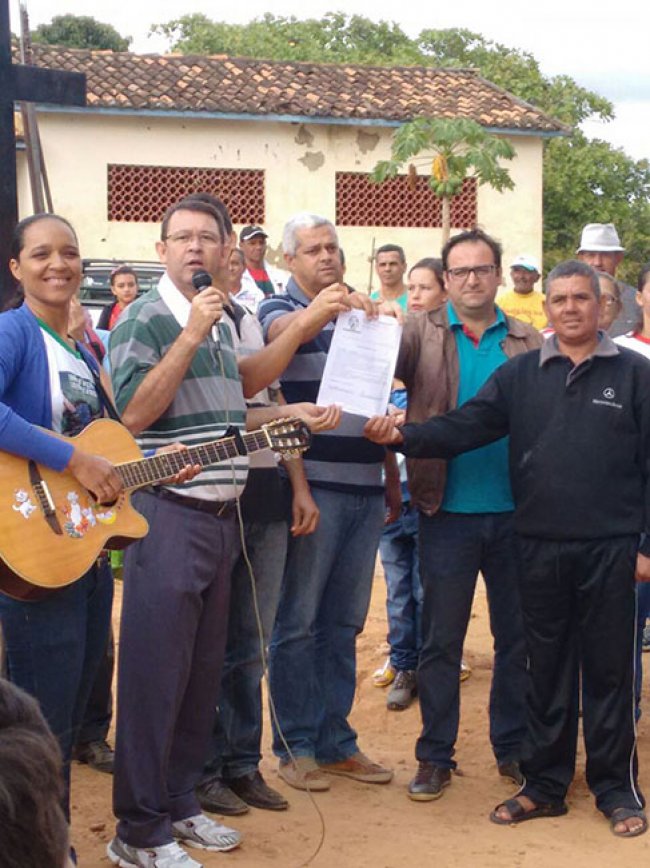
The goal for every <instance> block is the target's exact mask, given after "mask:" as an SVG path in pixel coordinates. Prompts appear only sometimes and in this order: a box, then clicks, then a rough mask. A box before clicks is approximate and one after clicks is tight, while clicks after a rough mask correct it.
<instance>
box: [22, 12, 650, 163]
mask: <svg viewBox="0 0 650 868" xmlns="http://www.w3.org/2000/svg"><path fill="white" fill-rule="evenodd" d="M26 2H27V10H28V12H29V17H30V24H31V26H32V27H36V26H37V25H38V24H42V23H44V22H48V21H50V20H51V19H52V17H53V16H54V15H59V14H61V15H62V14H65V13H73V14H75V15H92V16H93V17H95V18H97V19H98V20H99V21H104V22H107V23H110V24H112V25H113V26H114V27H115V28H116V29H117V30H118V31H119V32H120V33H121V34H123V35H124V36H132V37H133V43H132V46H131V47H132V50H134V51H139V52H159V51H164V50H165V49H166V48H167V46H166V44H165V42H164V40H161V39H160V38H159V37H148V35H147V34H148V31H149V28H150V26H151V25H152V24H154V23H163V22H166V21H169V20H171V19H173V18H177V17H179V15H180V14H182V13H187V14H189V13H192V12H203V13H204V14H205V15H207V16H208V17H210V18H212V19H218V20H226V21H230V22H233V23H244V22H246V21H250V20H251V19H252V18H254V17H257V16H261V15H263V14H264V13H265V12H267V11H272V12H273V14H275V15H287V16H288V15H295V16H296V17H298V18H308V17H309V18H311V17H320V16H322V15H323V14H324V13H326V12H329V11H336V10H337V9H340V8H341V7H342V6H344V11H345V12H347V13H350V14H359V15H366V16H367V15H368V2H367V0H345V4H343V3H342V2H341V0H308V2H305V0H275V2H274V3H271V4H269V3H268V0H266V2H262V0H248V2H246V3H242V4H236V5H235V4H233V5H230V4H228V5H227V6H226V5H225V4H223V5H222V4H218V3H216V2H215V0H190V2H185V3H179V2H178V0H156V3H155V4H149V3H138V2H137V0H136V2H133V0H130V2H126V0H113V2H112V3H106V2H101V3H100V2H99V0H62V2H59V0H26ZM596 5H597V4H596V0H589V2H587V0H544V2H543V3H540V4H539V5H538V8H531V6H532V4H531V5H530V6H529V5H528V4H524V3H522V2H521V0H496V2H492V3H491V4H490V3H485V2H484V0H465V2H464V3H450V4H449V5H447V4H431V7H432V9H431V12H428V13H426V14H425V15H422V14H421V13H418V12H417V10H416V8H415V3H410V4H404V5H403V6H400V4H396V3H395V2H394V0H391V2H389V0H374V3H373V4H372V10H373V13H374V16H375V19H376V20H386V21H396V22H397V23H398V24H399V25H400V26H401V27H402V28H403V29H404V30H405V31H406V32H407V33H409V35H412V36H414V35H416V34H417V33H419V31H420V30H423V29H424V28H427V27H432V28H445V27H464V28H468V29H470V30H473V31H475V32H478V33H481V34H483V35H484V36H486V37H489V38H491V39H494V40H497V41H499V42H502V43H503V44H505V45H508V46H512V47H513V48H519V49H523V50H526V51H529V52H531V53H532V54H533V55H534V57H535V58H536V59H537V60H538V61H539V63H540V66H541V68H542V71H543V72H544V73H545V74H547V75H559V74H565V75H569V76H571V77H572V78H574V79H576V81H577V82H578V83H579V84H581V85H583V86H585V87H588V88H590V89H591V90H595V91H597V92H598V93H600V94H602V95H603V96H606V97H607V98H608V99H610V100H611V101H612V102H613V103H614V104H615V107H616V115H617V118H616V120H615V121H613V122H612V123H609V124H596V123H591V124H588V125H587V126H586V128H585V131H586V132H587V134H588V135H590V136H598V137H600V138H604V139H607V140H608V141H611V142H612V143H613V144H614V145H616V146H617V147H623V148H624V150H625V151H626V152H627V153H628V154H630V155H631V156H633V157H635V158H637V159H640V158H642V157H646V158H648V159H650V49H649V46H648V39H649V29H650V28H649V26H648V25H649V24H650V3H649V2H648V0H618V2H616V3H612V4H611V5H610V3H608V2H604V3H602V5H601V6H600V7H599V9H597V8H596ZM524 8H525V10H526V11H525V12H522V9H524ZM10 9H11V24H12V29H13V30H14V32H17V30H18V26H19V18H18V0H10ZM151 9H153V10H154V11H149V10H151ZM179 10H180V11H179Z"/></svg>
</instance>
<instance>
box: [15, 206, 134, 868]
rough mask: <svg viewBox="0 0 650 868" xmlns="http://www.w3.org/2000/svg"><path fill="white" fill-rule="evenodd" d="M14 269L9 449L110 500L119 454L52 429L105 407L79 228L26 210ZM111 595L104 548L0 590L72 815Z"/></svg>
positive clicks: (79, 424)
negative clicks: (85, 300) (75, 768)
mask: <svg viewBox="0 0 650 868" xmlns="http://www.w3.org/2000/svg"><path fill="white" fill-rule="evenodd" d="M10 269H11V271H12V273H13V275H14V277H16V278H17V279H18V280H19V281H20V283H21V286H22V290H23V293H24V302H23V304H22V305H21V307H19V308H18V309H16V310H11V311H7V312H6V313H3V314H1V315H0V449H2V450H5V451H8V452H12V453H14V454H17V455H20V456H23V457H25V458H31V459H34V460H35V461H37V462H39V463H40V464H43V465H45V466H47V467H50V468H53V469H54V470H63V469H68V470H69V471H70V472H71V473H72V474H73V475H74V476H75V477H76V478H77V479H78V480H79V482H81V483H82V485H84V486H85V487H86V488H88V489H91V490H92V491H93V492H95V494H96V495H97V496H98V498H99V499H101V500H102V501H105V502H110V501H112V500H114V499H115V498H116V497H117V495H118V494H119V491H120V488H121V482H120V478H119V476H118V474H117V472H116V471H115V468H114V467H113V466H112V465H111V464H110V462H108V461H107V460H106V459H104V458H101V457H99V456H96V455H90V454H88V453H85V452H83V451H81V450H80V449H79V448H78V447H74V446H73V445H72V444H71V443H68V442H65V441H61V440H59V439H57V438H55V437H52V436H51V435H50V434H48V433H47V431H46V430H43V429H50V430H53V431H57V432H58V433H62V434H68V435H73V434H76V433H78V432H79V431H80V430H81V429H82V428H83V427H85V426H86V425H87V424H88V423H89V422H90V421H92V420H93V419H96V418H98V417H100V416H102V415H104V407H103V406H102V400H101V397H100V395H99V394H98V392H97V389H96V386H95V382H96V380H95V375H93V372H92V370H91V368H93V369H94V371H95V374H96V375H98V374H99V369H98V367H97V365H96V363H95V362H94V360H93V359H92V358H91V357H90V356H89V355H88V354H87V353H85V352H84V351H83V349H82V348H80V347H79V345H77V344H76V343H75V342H74V341H73V340H72V339H71V338H69V337H68V311H69V306H70V300H71V299H72V298H73V297H74V295H75V294H76V292H77V290H78V288H79V284H80V281H81V258H80V255H79V247H78V243H77V238H76V235H75V232H74V230H73V228H72V227H71V226H70V224H69V223H68V222H67V221H66V220H63V219H62V218H61V217H57V216H55V215H51V214H40V215H35V216H33V217H29V218H27V219H26V220H23V221H22V222H21V223H19V224H18V226H17V228H16V232H15V236H14V242H13V247H12V259H11V261H10ZM37 426H38V427H37ZM26 524H27V522H26ZM25 534H26V536H27V535H28V534H29V528H28V527H26V528H25ZM112 596H113V583H112V578H111V573H110V569H109V567H108V563H107V562H106V559H105V558H99V559H98V561H97V562H96V563H95V564H93V566H92V567H91V569H90V570H88V572H87V573H86V574H85V575H84V576H83V577H82V578H81V579H79V581H77V582H75V583H74V584H72V585H69V586H68V587H66V588H63V589H61V590H58V591H55V592H53V593H51V594H49V595H48V596H45V597H44V598H41V599H39V600H38V601H34V602H26V601H21V600H16V599H12V598H10V597H8V596H5V595H4V594H0V621H1V623H2V631H3V635H4V642H5V651H6V659H7V673H8V676H9V679H10V680H11V681H13V682H14V683H15V684H17V685H19V686H20V687H22V688H23V689H24V690H26V691H27V692H28V693H31V694H32V695H33V696H35V697H36V699H37V700H38V701H39V703H40V706H41V709H42V711H43V714H44V716H45V719H46V720H47V722H48V724H49V725H50V728H51V729H52V731H53V733H54V735H55V736H56V738H57V739H58V742H59V745H60V748H61V753H62V755H63V763H64V774H65V783H66V792H65V799H64V808H65V811H66V814H67V816H68V818H69V778H70V753H71V748H72V744H73V742H74V737H75V732H76V730H77V728H78V726H79V723H80V715H82V714H83V711H84V708H85V705H86V700H87V697H88V691H89V690H90V687H91V685H92V682H93V679H94V676H95V672H96V670H97V667H98V665H99V662H100V660H101V657H102V654H103V652H104V649H105V647H106V642H107V638H108V628H109V622H110V616H111V603H112ZM52 864H54V863H52Z"/></svg>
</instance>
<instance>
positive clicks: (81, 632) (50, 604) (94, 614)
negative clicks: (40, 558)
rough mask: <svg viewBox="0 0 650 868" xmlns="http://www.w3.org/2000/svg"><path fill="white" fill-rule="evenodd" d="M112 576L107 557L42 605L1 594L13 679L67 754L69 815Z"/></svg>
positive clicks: (105, 639)
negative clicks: (74, 757)
mask: <svg viewBox="0 0 650 868" xmlns="http://www.w3.org/2000/svg"><path fill="white" fill-rule="evenodd" d="M112 602H113V576H112V574H111V570H110V567H109V565H108V561H107V560H106V559H105V558H102V560H101V561H100V562H99V565H95V566H93V567H92V568H91V569H90V570H89V571H88V572H87V573H86V574H85V575H84V576H83V577H82V578H81V579H79V581H77V582H74V583H73V584H72V585H68V586H67V587H65V588H61V589H60V590H57V591H54V592H53V593H51V594H49V595H48V596H47V597H45V598H44V599H42V600H39V601H38V602H32V603H25V602H21V601H19V600H13V599H11V598H9V597H6V596H4V594H0V621H2V631H3V634H4V640H5V645H6V652H7V674H8V677H9V680H10V681H12V682H13V683H14V684H17V685H18V686H19V687H22V688H23V690H26V691H27V693H30V694H31V695H32V696H34V697H35V698H36V699H37V700H38V702H39V704H40V706H41V711H42V712H43V715H44V717H45V720H46V721H47V722H48V724H49V726H50V729H51V730H52V732H53V733H54V735H55V736H56V738H57V739H58V742H59V745H60V747H61V753H62V754H63V771H64V776H65V787H66V789H65V802H64V809H65V811H66V816H68V818H69V816H70V758H71V754H72V746H73V744H74V742H75V739H76V735H77V732H78V730H79V727H80V726H81V722H82V719H83V714H84V711H85V708H86V704H87V702H88V696H89V695H90V690H91V688H92V686H93V682H94V680H95V676H96V674H97V671H98V669H99V664H100V662H101V659H102V656H103V654H104V652H105V650H106V643H107V642H108V631H109V625H110V619H111V606H112Z"/></svg>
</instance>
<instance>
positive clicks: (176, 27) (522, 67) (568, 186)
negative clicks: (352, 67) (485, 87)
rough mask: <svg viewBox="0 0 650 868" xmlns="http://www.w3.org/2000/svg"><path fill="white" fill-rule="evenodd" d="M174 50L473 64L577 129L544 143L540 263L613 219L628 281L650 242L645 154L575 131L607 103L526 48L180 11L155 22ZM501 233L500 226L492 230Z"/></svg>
mask: <svg viewBox="0 0 650 868" xmlns="http://www.w3.org/2000/svg"><path fill="white" fill-rule="evenodd" d="M153 30H154V32H157V33H161V34H163V35H165V36H166V37H167V38H168V39H169V40H170V43H171V44H172V45H173V47H174V48H175V49H177V50H179V51H183V52H187V53H198V54H229V55H233V56H243V57H255V58H263V59H268V60H290V61H291V60H293V61H298V60H304V61H317V62H331V63H360V64H374V65H384V66H400V65H412V64H417V65H423V66H432V67H439V66H446V67H468V66H469V67H475V68H477V69H478V70H479V71H480V73H481V75H482V76H483V77H484V78H486V79H487V80H489V81H492V82H494V84H496V85H498V86H499V87H502V88H504V89H505V90H508V91H509V92H510V93H512V94H514V95H515V96H517V97H519V98H520V99H523V100H526V101H527V102H530V103H533V104H534V105H535V106H537V107H538V108H540V109H541V110H542V111H544V112H546V113H547V114H549V115H552V116H553V117H555V118H557V119H558V120H560V121H562V122H563V123H565V124H567V125H569V126H570V127H572V128H574V132H573V133H572V135H570V136H569V137H566V138H563V139H554V140H550V141H548V142H547V143H546V144H545V146H544V250H545V265H546V266H547V267H552V266H553V265H555V264H556V263H557V262H558V261H559V260H560V259H563V258H566V257H567V256H571V255H573V254H574V252H575V249H576V246H577V243H578V240H579V238H580V231H581V228H582V226H583V225H584V224H585V223H590V222H594V221H602V222H609V221H613V222H615V223H616V226H617V228H618V231H619V233H620V234H621V237H622V238H623V240H624V244H625V246H626V248H627V254H626V257H625V260H624V264H623V268H622V273H623V275H624V276H625V275H627V277H628V278H629V277H630V276H631V275H633V274H634V272H635V271H636V270H638V268H639V266H640V265H641V264H642V263H643V262H644V261H645V260H646V259H647V257H648V250H649V249H650V203H649V202H648V171H649V165H648V162H647V161H646V160H641V161H638V162H637V161H635V160H633V159H632V158H631V157H629V156H628V155H627V154H625V153H624V152H623V151H621V150H618V149H616V148H613V147H612V146H611V145H609V144H607V143H605V142H602V141H599V140H590V139H588V138H587V137H586V136H585V135H584V134H583V133H582V132H581V131H580V130H579V129H578V125H579V124H580V123H582V121H585V120H587V119H588V118H589V119H600V120H604V121H607V120H611V119H612V118H613V116H614V110H613V106H612V104H611V103H610V102H609V101H608V100H607V99H605V98H604V97H602V96H600V95H599V94H597V93H594V92H593V91H590V90H587V89H586V88H583V87H581V86H580V85H579V84H578V83H577V82H576V81H574V80H573V79H572V78H570V77H569V76H566V75H559V76H553V77H547V76H545V75H543V73H542V72H541V70H540V68H539V64H538V62H537V61H536V60H535V58H534V57H533V55H532V54H530V53H528V52H525V51H519V50H516V49H512V48H509V47H508V46H505V45H503V44H501V43H499V42H495V41H493V40H490V39H486V38H485V37H483V36H481V35H480V34H478V33H474V32H472V31H471V30H467V29H450V30H435V29H426V30H423V31H422V32H421V33H420V34H419V36H417V37H416V38H415V39H410V38H409V37H408V36H407V35H406V34H405V33H404V32H403V31H402V30H401V29H400V27H399V26H398V25H397V24H394V23H389V22H385V21H379V22H376V21H370V20H369V19H367V18H364V17H362V16H358V15H352V16H349V15H345V14H343V13H340V12H336V13H328V14H327V15H325V16H324V17H323V18H322V19H315V18H311V19H307V20H305V21H298V20H297V19H296V18H293V17H289V18H284V17H276V16H273V15H270V14H267V15H265V16H264V17H263V18H256V19H254V20H253V21H251V22H250V23H248V24H225V23H223V22H213V21H210V19H208V18H206V16H204V15H185V16H183V17H181V18H178V19H176V20H175V21H170V22H168V23H167V24H159V25H155V26H154V28H153ZM495 229H497V230H498V227H495Z"/></svg>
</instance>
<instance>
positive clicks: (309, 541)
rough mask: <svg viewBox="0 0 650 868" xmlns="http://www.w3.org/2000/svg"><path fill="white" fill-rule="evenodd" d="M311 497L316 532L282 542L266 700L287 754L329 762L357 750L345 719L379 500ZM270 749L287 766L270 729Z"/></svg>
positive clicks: (330, 494) (321, 492)
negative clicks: (279, 589) (284, 547)
mask: <svg viewBox="0 0 650 868" xmlns="http://www.w3.org/2000/svg"><path fill="white" fill-rule="evenodd" d="M312 496H313V498H314V500H315V501H316V504H317V506H318V508H319V509H320V521H319V524H318V527H317V529H316V531H315V532H314V533H313V534H310V535H309V536H301V537H296V538H294V539H291V540H290V541H289V552H288V557H287V568H286V572H285V576H284V584H283V587H282V595H281V599H280V606H279V609H278V615H277V619H276V623H275V628H274V630H273V638H272V640H271V648H270V655H269V668H270V676H271V694H272V697H273V701H274V702H275V707H276V711H277V715H278V720H279V723H280V727H281V729H282V732H283V734H284V737H285V739H286V741H287V743H288V745H289V747H290V748H291V751H292V752H293V753H294V754H295V755H296V756H311V757H316V758H318V759H319V760H321V761H322V762H337V761H339V760H343V759H347V757H349V756H352V754H354V753H356V751H357V750H358V748H357V734H356V732H355V731H354V730H353V729H352V727H351V726H350V724H349V723H348V720H347V718H348V714H349V713H350V709H351V708H352V702H353V700H354V692H355V688H356V637H357V635H358V634H359V633H360V632H361V630H362V629H363V625H364V623H365V620H366V615H367V612H368V604H369V602H370V591H371V587H372V577H373V572H374V566H375V558H376V554H377V545H378V542H379V535H380V532H381V527H382V522H383V517H384V498H383V496H382V495H381V494H371V495H361V494H348V493H344V492H339V491H329V490H327V489H323V488H317V487H314V488H313V489H312ZM273 750H274V752H275V753H276V755H277V756H279V757H280V758H281V759H287V752H286V749H285V747H284V745H283V743H282V740H281V738H280V735H279V733H278V731H277V729H276V728H275V727H274V740H273Z"/></svg>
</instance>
